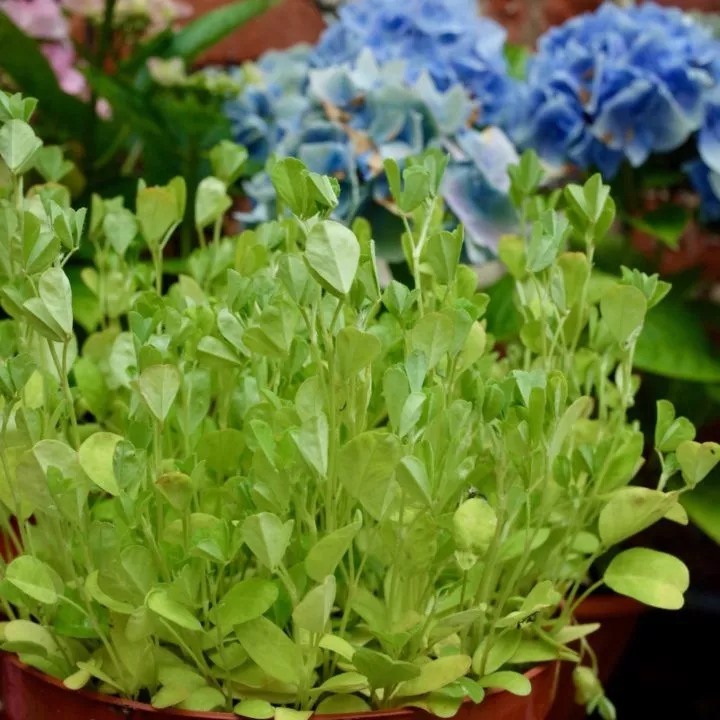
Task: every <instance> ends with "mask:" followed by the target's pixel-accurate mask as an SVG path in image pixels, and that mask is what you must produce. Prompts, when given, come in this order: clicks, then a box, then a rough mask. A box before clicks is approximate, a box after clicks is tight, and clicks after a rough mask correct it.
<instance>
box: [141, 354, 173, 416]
mask: <svg viewBox="0 0 720 720" xmlns="http://www.w3.org/2000/svg"><path fill="white" fill-rule="evenodd" d="M179 389H180V374H179V373H178V369H177V368H176V367H175V366H174V365H151V366H150V367H149V368H146V369H145V370H143V371H142V373H140V377H139V378H138V390H140V395H142V398H143V400H144V401H145V403H146V404H147V406H148V408H149V409H150V412H151V413H152V414H153V415H154V416H155V418H156V419H157V420H158V421H159V422H160V423H161V424H162V423H164V422H165V420H166V419H167V416H168V413H169V412H170V408H171V407H172V405H173V403H174V402H175V398H176V397H177V394H178V390H179Z"/></svg>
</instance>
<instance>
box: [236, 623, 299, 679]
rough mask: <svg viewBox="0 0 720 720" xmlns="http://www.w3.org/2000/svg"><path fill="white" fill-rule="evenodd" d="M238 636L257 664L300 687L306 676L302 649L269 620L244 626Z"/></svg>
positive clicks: (237, 631)
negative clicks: (304, 675)
mask: <svg viewBox="0 0 720 720" xmlns="http://www.w3.org/2000/svg"><path fill="white" fill-rule="evenodd" d="M235 634H236V635H237V638H238V640H239V641H240V643H241V645H242V646H243V648H245V652H247V654H248V655H249V656H250V658H251V659H252V661H253V662H255V663H256V664H257V665H259V666H260V668H261V669H262V670H263V671H264V672H265V673H267V674H268V675H270V677H273V678H275V679H276V680H280V681H281V682H285V683H290V684H292V685H299V684H300V683H301V681H302V677H303V674H304V670H303V657H302V653H301V651H300V648H299V647H298V646H297V645H296V644H295V643H294V642H293V641H292V640H291V639H290V638H289V637H288V636H287V635H286V634H285V633H284V632H283V631H282V630H281V629H280V628H279V627H278V626H277V625H275V623H273V622H271V621H270V620H268V619H267V618H264V617H259V618H255V619H254V620H249V621H248V622H245V623H242V625H238V626H237V627H236V628H235Z"/></svg>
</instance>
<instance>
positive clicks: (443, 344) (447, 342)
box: [410, 312, 455, 370]
mask: <svg viewBox="0 0 720 720" xmlns="http://www.w3.org/2000/svg"><path fill="white" fill-rule="evenodd" d="M454 336H455V327H454V324H453V321H452V320H451V319H450V318H449V317H448V316H447V315H445V314H443V313H439V312H435V313H430V314H429V315H425V317H423V318H421V319H420V320H419V321H418V323H417V325H415V327H414V328H413V329H412V331H411V333H410V345H411V348H412V349H414V350H420V351H421V352H423V353H425V357H426V358H427V362H428V369H430V370H432V368H434V367H435V366H436V365H437V364H438V363H439V362H440V360H442V358H443V357H444V356H445V354H446V353H447V352H449V350H450V348H451V347H452V342H453V339H454Z"/></svg>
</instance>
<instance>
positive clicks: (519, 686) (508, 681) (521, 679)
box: [478, 670, 532, 697]
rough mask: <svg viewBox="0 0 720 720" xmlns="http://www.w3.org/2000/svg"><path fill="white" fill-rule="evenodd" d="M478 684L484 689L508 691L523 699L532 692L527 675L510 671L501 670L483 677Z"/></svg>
mask: <svg viewBox="0 0 720 720" xmlns="http://www.w3.org/2000/svg"><path fill="white" fill-rule="evenodd" d="M478 683H479V684H480V685H481V686H482V687H486V688H487V687H489V688H498V689H499V690H506V691H507V692H509V693H512V694H513V695H520V696H523V697H524V696H525V695H529V694H530V693H531V692H532V685H531V684H530V681H529V680H528V679H527V678H526V677H525V675H521V674H520V673H516V672H512V671H510V670H501V671H500V672H495V673H491V674H490V675H486V676H485V677H481V678H480V679H479V680H478Z"/></svg>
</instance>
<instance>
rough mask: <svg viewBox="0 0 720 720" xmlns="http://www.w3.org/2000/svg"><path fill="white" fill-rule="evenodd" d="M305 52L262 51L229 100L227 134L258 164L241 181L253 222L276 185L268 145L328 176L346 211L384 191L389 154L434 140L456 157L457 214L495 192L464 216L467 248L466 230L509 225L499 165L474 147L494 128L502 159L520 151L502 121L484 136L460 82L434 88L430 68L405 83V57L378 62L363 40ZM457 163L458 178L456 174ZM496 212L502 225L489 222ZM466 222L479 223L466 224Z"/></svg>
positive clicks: (407, 153)
mask: <svg viewBox="0 0 720 720" xmlns="http://www.w3.org/2000/svg"><path fill="white" fill-rule="evenodd" d="M311 62H312V52H311V51H310V49H309V48H307V47H296V48H293V49H292V50H290V51H289V52H285V53H269V54H268V55H266V56H265V57H263V58H262V59H261V60H260V61H259V63H258V64H257V65H256V66H255V67H254V68H251V69H249V70H246V73H247V75H249V76H250V77H253V76H254V78H255V85H254V86H250V87H248V88H246V90H245V91H244V92H243V93H242V94H241V95H240V97H239V98H238V100H236V101H233V102H232V103H229V105H228V107H227V113H228V116H229V117H230V120H231V124H232V128H233V134H234V139H235V140H236V141H237V142H239V143H242V144H244V145H245V146H246V147H247V148H248V150H249V153H250V159H251V160H252V161H254V163H255V164H256V168H257V169H258V170H259V172H258V173H257V174H256V175H255V176H254V177H253V178H252V179H251V180H250V181H249V182H247V183H246V185H245V190H246V192H247V194H248V195H249V196H250V197H251V198H252V200H253V201H254V209H253V211H252V213H250V214H249V215H244V216H242V219H244V220H245V221H250V222H259V221H262V220H265V219H267V218H268V217H269V216H272V214H273V213H274V212H275V195H274V191H273V189H272V185H271V183H270V181H269V178H268V176H267V174H266V173H265V172H264V171H262V167H263V166H264V163H265V162H266V161H267V159H268V157H269V156H270V155H271V154H273V153H276V154H277V155H279V156H294V157H297V158H299V159H300V160H302V161H303V162H304V163H305V164H306V165H307V166H308V167H309V168H310V169H311V170H312V171H313V172H317V173H321V174H326V175H332V176H333V177H335V178H336V179H337V180H338V181H339V183H340V187H341V195H340V205H339V207H338V208H337V210H336V215H337V216H338V217H339V218H341V219H343V220H346V221H347V220H349V219H350V218H352V217H353V215H354V214H355V213H356V212H357V211H358V210H359V208H360V207H361V206H363V204H364V203H365V202H366V201H368V200H370V199H371V200H372V201H374V202H377V203H380V204H384V203H386V202H387V201H388V198H389V195H390V193H389V188H388V185H387V180H386V178H385V174H384V169H383V162H384V160H385V159H386V158H393V159H394V160H396V161H397V162H398V163H399V164H400V165H402V164H403V163H404V161H405V160H406V159H407V158H408V157H411V156H413V155H417V154H419V153H421V152H422V151H423V150H425V149H426V148H428V147H431V146H436V145H439V146H442V147H444V148H445V149H451V150H453V154H454V157H455V160H454V162H453V163H452V167H451V168H450V170H449V172H448V178H449V180H448V183H449V185H448V193H446V200H447V202H448V205H449V206H450V207H451V208H452V209H455V207H456V206H457V207H459V208H460V209H461V210H462V211H463V213H464V217H463V220H464V221H465V220H470V221H472V219H473V218H472V217H470V216H468V208H474V209H475V212H476V214H477V213H479V212H480V211H481V209H482V208H484V207H485V208H487V207H489V205H488V203H487V202H486V201H489V200H490V199H493V200H494V204H493V205H492V207H493V210H494V212H493V213H488V215H487V217H485V218H484V220H483V221H482V222H480V221H478V222H475V223H473V222H469V223H468V225H469V226H470V232H469V233H468V235H469V237H470V240H471V245H470V249H469V254H470V255H471V256H473V255H474V256H475V257H477V254H473V250H472V246H473V242H472V241H473V240H474V244H475V245H480V246H487V245H492V244H493V243H494V242H495V241H496V240H497V239H498V237H499V236H500V234H501V233H502V232H505V231H506V230H507V222H508V220H510V221H511V220H513V219H514V218H513V216H512V210H511V206H510V202H509V200H508V198H507V188H506V187H505V186H504V184H503V181H504V180H505V179H506V173H505V175H504V177H503V178H500V180H499V184H498V178H497V177H496V175H495V174H493V172H492V169H491V168H490V167H488V164H487V163H484V158H485V156H486V154H483V153H482V152H481V151H480V150H479V149H480V148H482V147H484V146H486V145H488V144H489V143H491V141H497V138H498V136H500V137H501V138H502V139H503V140H504V141H505V142H504V143H502V142H501V144H500V145H499V146H498V147H501V148H502V149H503V152H505V151H507V150H508V149H509V155H508V156H507V158H506V161H505V165H504V166H503V167H506V166H507V164H508V163H510V162H514V161H515V160H516V159H517V155H516V153H515V151H514V148H513V147H512V145H510V143H509V142H508V141H507V139H506V138H505V136H504V135H502V133H500V131H496V134H495V135H493V136H489V135H487V134H481V133H480V132H479V131H478V130H476V129H474V127H473V125H474V122H475V118H476V117H477V104H476V103H475V102H474V101H473V100H472V99H471V97H470V96H469V94H468V93H467V91H466V90H465V89H464V88H463V87H462V86H460V85H457V84H455V85H451V86H449V87H448V88H446V89H444V90H440V89H438V87H437V85H436V84H435V82H434V81H433V79H432V78H431V76H430V74H429V73H428V72H422V73H420V74H419V75H418V77H417V80H416V81H415V82H414V83H408V81H407V80H406V78H407V76H408V72H407V63H406V62H405V61H402V60H399V61H389V62H387V63H385V64H380V63H378V62H377V61H376V60H375V57H374V55H373V53H372V52H370V51H369V50H365V51H363V52H361V53H360V55H359V56H358V58H357V60H356V61H354V62H349V63H344V64H341V65H336V66H334V67H327V68H313V67H312V66H311ZM496 144H497V143H496ZM506 154H507V153H506ZM461 167H462V168H463V170H462V173H463V178H464V180H466V181H464V182H458V179H459V177H460V176H459V175H458V174H457V173H458V172H460V168H461ZM473 180H474V182H472V181H473ZM475 191H477V192H478V193H479V194H480V197H479V198H477V202H469V201H468V194H469V193H470V192H475ZM500 209H501V210H502V212H498V211H499V210H500ZM457 214H459V213H457ZM495 216H497V218H500V219H501V220H502V227H498V226H497V223H493V220H494V218H495ZM472 228H476V229H477V231H478V232H477V233H476V234H473V232H472Z"/></svg>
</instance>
